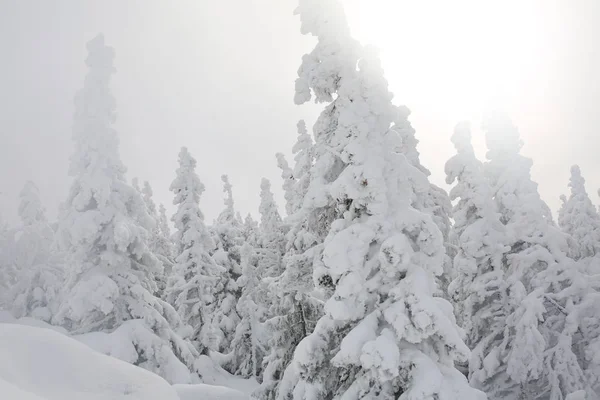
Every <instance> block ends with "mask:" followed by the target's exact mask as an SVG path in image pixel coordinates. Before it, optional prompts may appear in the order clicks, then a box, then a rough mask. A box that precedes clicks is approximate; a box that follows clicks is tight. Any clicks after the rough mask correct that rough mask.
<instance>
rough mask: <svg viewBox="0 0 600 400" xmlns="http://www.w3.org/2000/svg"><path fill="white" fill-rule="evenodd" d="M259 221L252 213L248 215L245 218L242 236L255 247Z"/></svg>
mask: <svg viewBox="0 0 600 400" xmlns="http://www.w3.org/2000/svg"><path fill="white" fill-rule="evenodd" d="M257 236H258V222H256V221H255V220H254V219H253V218H252V215H250V214H248V215H246V218H244V225H243V226H242V237H243V238H244V242H245V243H248V244H249V245H250V246H252V247H255V246H256V244H257V242H258V237H257Z"/></svg>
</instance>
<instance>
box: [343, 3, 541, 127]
mask: <svg viewBox="0 0 600 400" xmlns="http://www.w3.org/2000/svg"><path fill="white" fill-rule="evenodd" d="M345 4H346V10H347V14H348V19H349V21H350V25H351V27H352V30H353V33H354V34H355V35H356V36H357V37H358V38H359V39H360V40H361V41H362V42H363V43H370V44H374V45H376V46H377V47H378V48H379V49H380V51H381V58H382V61H383V64H384V68H385V70H386V75H387V77H388V80H389V81H390V86H391V88H392V91H394V93H395V95H396V98H397V100H398V101H400V102H404V103H406V104H409V105H412V106H416V105H420V106H422V105H427V106H429V107H432V108H433V109H434V110H435V111H436V112H437V113H440V112H441V113H443V114H445V115H446V116H452V117H453V118H470V117H473V116H474V115H479V114H480V113H481V112H483V111H485V110H486V109H487V108H489V107H497V106H502V107H505V106H507V104H506V103H510V102H511V101H512V100H513V99H515V98H519V97H521V96H524V95H525V96H526V95H527V92H531V91H532V90H534V88H538V89H539V87H540V85H542V87H543V85H544V84H545V83H544V82H545V81H544V76H543V75H544V72H543V71H544V70H545V69H547V67H545V65H544V64H545V63H546V61H547V59H548V57H549V51H548V49H549V48H551V45H552V43H549V41H550V39H549V36H550V35H549V32H548V29H549V27H548V15H546V16H545V17H544V16H543V15H541V11H544V12H545V13H546V14H548V13H549V12H553V11H548V10H547V9H548V7H546V9H544V7H543V4H542V3H541V2H534V1H531V0H529V1H524V0H505V1H500V2H499V1H493V2H492V1H489V0H454V1H448V0H437V1H433V0H412V1H411V0H346V1H345ZM508 106H510V104H508ZM411 108H412V107H411ZM432 108H429V109H430V110H431V109H432Z"/></svg>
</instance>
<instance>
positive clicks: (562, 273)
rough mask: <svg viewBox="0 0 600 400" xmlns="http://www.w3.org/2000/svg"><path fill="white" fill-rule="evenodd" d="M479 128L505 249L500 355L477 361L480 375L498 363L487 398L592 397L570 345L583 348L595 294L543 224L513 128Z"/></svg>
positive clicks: (562, 242)
mask: <svg viewBox="0 0 600 400" xmlns="http://www.w3.org/2000/svg"><path fill="white" fill-rule="evenodd" d="M485 128H486V142H487V146H488V153H487V158H488V160H489V161H488V162H487V164H486V165H485V170H486V174H487V176H488V178H489V179H490V184H491V187H492V190H493V193H494V196H495V201H496V205H497V207H498V211H499V212H500V214H501V221H502V222H503V223H504V224H505V225H506V231H507V234H508V239H509V241H508V244H509V246H511V249H510V251H509V254H508V255H507V275H506V281H507V282H508V284H509V285H510V287H509V300H508V303H509V307H510V309H511V311H512V314H511V315H509V316H508V318H507V319H506V325H507V328H506V329H507V332H508V333H509V334H507V335H506V337H505V340H507V342H508V344H507V349H506V350H505V351H504V352H497V353H490V354H489V355H487V356H486V358H485V360H484V361H483V364H484V369H488V368H486V367H485V366H486V365H488V366H494V365H497V364H499V363H506V365H507V373H508V375H509V377H510V381H507V382H506V383H505V385H504V387H497V388H496V391H497V393H498V395H497V396H495V395H490V396H491V398H503V399H510V398H514V399H521V398H533V397H535V398H540V399H551V400H561V399H563V398H564V397H565V396H567V395H568V394H569V393H573V392H575V391H577V390H586V391H588V393H589V394H590V396H593V392H592V390H591V389H590V382H589V380H588V379H587V377H586V371H585V362H584V358H585V355H584V354H582V353H581V349H580V348H579V347H578V346H576V342H578V341H581V340H583V341H586V340H589V338H586V337H583V338H580V336H581V335H582V334H584V335H585V333H584V332H583V331H582V329H581V327H582V325H583V324H584V323H586V319H587V318H588V317H589V313H590V312H592V313H593V310H591V309H590V307H589V299H590V297H595V296H596V293H597V290H596V289H595V288H594V287H593V285H594V282H593V281H588V280H587V279H586V277H585V276H584V275H583V274H582V267H581V265H580V264H577V263H575V262H574V261H573V260H571V259H570V258H568V257H567V255H566V254H567V252H568V246H567V241H566V235H564V234H563V233H561V232H560V231H559V230H558V229H557V228H556V227H555V225H554V223H553V222H552V221H551V220H550V219H549V208H548V206H547V205H546V204H545V203H544V202H543V201H542V199H541V198H540V195H539V193H538V191H537V184H536V183H534V182H533V181H532V179H531V175H530V170H531V165H532V161H531V160H530V159H528V158H526V157H524V156H522V155H521V154H520V149H521V146H522V142H521V140H520V138H519V133H518V130H517V128H516V127H515V126H514V125H513V124H512V122H511V121H510V119H509V118H508V117H507V116H505V115H503V114H493V115H491V116H490V117H489V118H487V120H486V123H485ZM596 314H597V312H596ZM592 317H593V315H592ZM492 369H493V368H492ZM484 378H485V377H484V376H482V377H481V379H484ZM501 391H504V392H501ZM592 398H594V397H592Z"/></svg>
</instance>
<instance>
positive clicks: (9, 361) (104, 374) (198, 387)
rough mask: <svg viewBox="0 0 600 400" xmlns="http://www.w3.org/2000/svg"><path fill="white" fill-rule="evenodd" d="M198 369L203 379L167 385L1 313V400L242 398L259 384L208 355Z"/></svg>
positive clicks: (43, 328) (44, 327)
mask: <svg viewBox="0 0 600 400" xmlns="http://www.w3.org/2000/svg"><path fill="white" fill-rule="evenodd" d="M49 328H50V329H49ZM199 367H200V369H201V370H202V371H203V374H202V375H203V380H204V382H205V383H203V384H195V385H174V386H171V385H170V384H169V383H168V382H167V381H166V380H164V379H163V378H161V377H159V376H158V375H155V374H153V373H151V372H148V371H146V370H144V369H142V368H138V367H136V366H133V365H131V364H129V363H126V362H123V361H121V360H119V359H117V358H114V357H110V356H107V355H105V354H101V353H100V352H98V351H95V350H94V349H92V348H90V347H89V346H88V345H86V344H85V343H84V342H82V341H81V340H79V339H75V338H72V337H69V336H68V335H66V334H65V332H64V331H63V330H61V329H56V328H54V327H50V326H49V325H47V324H45V323H44V322H41V321H37V320H34V319H31V318H22V319H19V320H16V319H14V318H12V317H11V316H10V314H8V313H5V312H0V399H2V400H119V399H127V400H137V399H139V400H243V399H248V398H249V396H248V394H249V393H250V392H251V391H252V390H253V389H254V388H255V387H256V385H257V384H256V382H255V381H253V380H245V379H241V378H237V377H232V376H231V375H229V374H228V373H227V372H226V371H223V370H221V369H220V368H215V367H214V365H213V364H212V361H211V360H210V359H209V358H208V357H203V358H201V359H200V360H199ZM226 386H227V387H226Z"/></svg>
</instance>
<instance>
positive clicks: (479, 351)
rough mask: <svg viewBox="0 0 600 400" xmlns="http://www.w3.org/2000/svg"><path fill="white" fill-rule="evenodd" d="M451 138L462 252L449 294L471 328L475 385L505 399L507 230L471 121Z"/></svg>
mask: <svg viewBox="0 0 600 400" xmlns="http://www.w3.org/2000/svg"><path fill="white" fill-rule="evenodd" d="M452 142H453V143H454V147H455V148H456V151H457V154H456V155H455V156H454V157H452V158H451V159H450V160H449V161H448V162H447V163H446V168H445V170H446V182H447V183H448V184H452V183H454V182H456V185H455V186H454V187H453V188H452V190H451V191H450V198H451V199H452V200H454V201H456V200H458V202H457V203H456V205H455V206H454V210H453V215H454V231H455V232H456V234H457V236H458V253H457V255H456V256H455V257H454V269H455V273H456V278H455V279H454V280H453V281H452V282H451V283H450V286H449V294H450V296H451V299H452V301H453V302H454V304H455V312H456V316H457V320H458V322H459V325H460V326H462V327H463V328H464V329H465V331H466V344H467V346H469V348H470V349H471V350H472V351H473V352H472V355H471V359H470V362H469V368H468V374H469V380H470V381H471V384H472V385H473V386H474V387H476V388H478V389H481V390H483V391H484V392H486V393H488V394H489V395H490V396H491V398H504V396H506V393H504V392H503V390H502V389H503V386H504V385H505V382H506V381H508V380H510V378H509V377H508V375H507V371H506V370H507V365H506V363H505V362H500V361H499V360H498V358H499V357H498V354H504V353H506V350H507V345H508V344H507V341H506V338H507V334H508V332H507V331H506V318H507V317H508V315H510V304H509V303H508V299H507V293H508V292H507V290H508V284H507V282H506V281H505V279H504V278H505V266H504V257H505V254H506V253H507V252H508V250H509V248H508V247H507V246H506V245H505V243H506V242H507V237H506V232H505V229H504V225H503V224H502V223H501V222H500V215H499V214H498V213H497V212H496V206H495V204H494V200H493V198H492V190H491V188H490V186H489V184H488V182H487V180H486V179H485V177H484V173H483V164H482V163H481V162H480V161H479V160H477V158H476V157H475V153H474V151H473V146H472V145H471V132H470V126H469V124H468V123H461V124H459V125H457V126H456V128H455V131H454V135H453V136H452ZM496 392H498V393H496Z"/></svg>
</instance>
